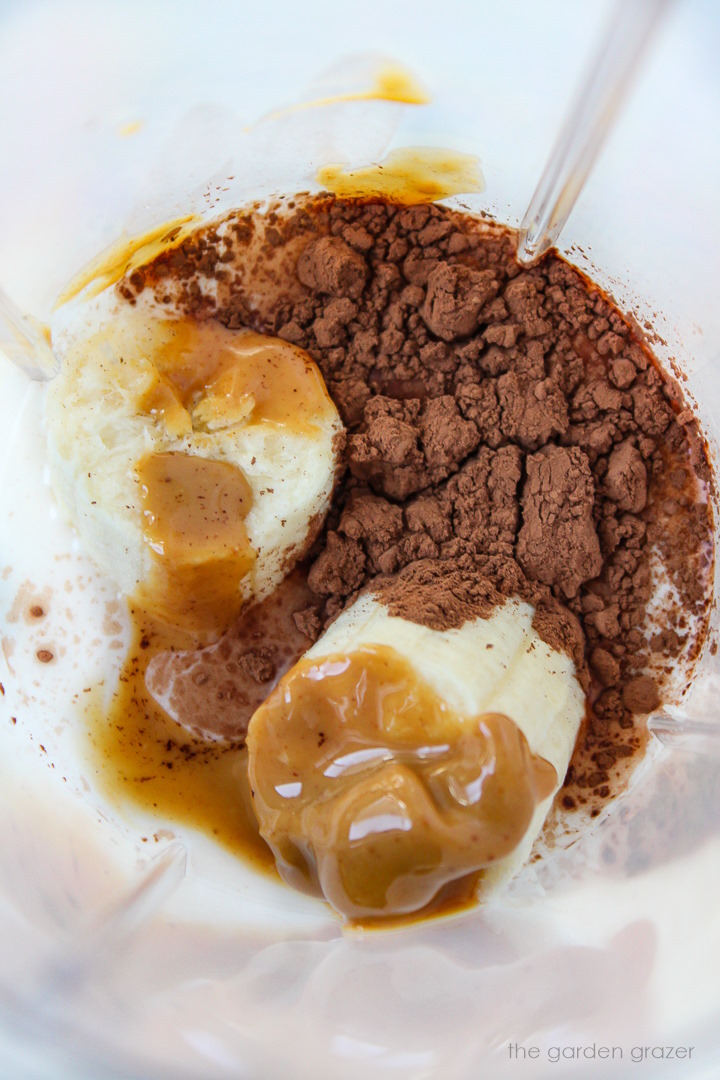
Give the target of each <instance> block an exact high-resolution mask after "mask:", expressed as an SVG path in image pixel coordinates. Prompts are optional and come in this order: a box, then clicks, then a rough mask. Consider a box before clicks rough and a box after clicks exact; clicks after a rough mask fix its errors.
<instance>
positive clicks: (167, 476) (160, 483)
mask: <svg viewBox="0 0 720 1080" xmlns="http://www.w3.org/2000/svg"><path fill="white" fill-rule="evenodd" d="M145 336H146V333H145V331H144V330H143V337H145ZM141 344H142V345H143V346H144V351H146V352H147V353H148V354H149V355H148V356H147V357H146V358H145V359H146V361H147V363H148V364H149V372H147V371H146V372H145V377H146V382H149V385H146V388H145V390H144V391H143V393H142V396H141V400H140V403H139V411H140V412H143V413H145V414H146V415H148V416H152V417H154V419H155V420H156V422H157V424H158V425H159V426H160V429H161V431H162V433H163V434H168V435H170V436H171V437H173V438H174V439H184V438H186V437H187V438H190V437H192V438H193V440H194V443H195V446H196V447H197V448H198V449H197V450H196V452H194V453H188V452H181V451H172V452H169V453H150V454H148V455H146V456H145V457H144V458H143V459H142V460H141V461H139V462H138V463H137V465H136V474H137V477H138V481H139V483H140V485H141V490H142V512H143V515H144V536H145V540H146V542H147V543H148V545H149V547H150V549H151V551H152V553H153V567H152V573H151V574H150V576H149V578H148V579H146V580H145V581H143V583H142V585H141V587H140V589H139V590H138V592H137V594H136V596H135V600H136V601H137V602H138V603H139V604H142V605H143V606H144V607H146V608H147V609H148V610H149V611H152V612H153V613H154V614H155V615H156V616H158V617H159V618H162V619H165V620H166V621H167V622H169V623H171V624H173V625H178V626H182V627H184V628H186V629H194V630H198V631H214V630H219V629H223V628H224V627H226V626H228V625H229V623H230V622H231V621H232V620H233V619H234V618H235V617H236V616H237V614H238V612H239V610H240V605H241V583H242V581H243V578H244V577H245V576H246V575H247V574H248V572H249V571H250V570H251V568H252V566H253V563H254V560H255V552H254V550H253V548H252V544H251V542H250V539H249V537H248V533H247V530H246V527H245V518H246V517H247V515H248V513H249V512H250V510H251V508H252V502H253V495H252V490H251V487H250V484H249V483H248V481H247V478H246V477H245V475H244V473H243V471H242V470H241V469H240V468H239V467H238V466H237V465H235V464H231V463H229V462H227V461H217V460H213V457H212V455H213V454H214V453H215V452H216V450H217V442H218V440H220V441H222V440H226V439H232V438H233V437H234V436H237V435H238V433H239V432H240V431H241V429H242V428H246V427H248V426H250V425H254V424H266V423H269V424H273V425H276V426H281V427H284V428H287V429H290V430H292V431H294V432H298V433H302V434H304V435H308V436H310V437H312V436H314V435H318V434H319V431H320V429H319V428H318V421H319V420H321V419H322V418H323V417H324V416H325V415H327V414H330V413H332V412H333V411H334V407H333V405H332V403H331V401H330V398H329V397H328V394H327V391H326V389H325V383H324V382H323V379H322V376H321V375H320V372H319V371H318V369H317V367H316V366H315V364H314V363H313V362H312V360H311V359H310V357H309V356H308V355H307V354H306V353H304V352H303V351H302V350H301V349H298V348H296V347H295V346H294V345H290V344H288V343H287V342H285V341H282V340H281V339H279V338H271V337H266V336H264V335H261V334H256V333H253V332H252V331H241V332H238V331H230V330H226V329H225V328H224V327H223V326H221V325H219V324H217V323H213V322H203V323H198V322H196V321H194V320H190V319H176V320H158V321H157V323H156V324H155V325H154V326H153V330H152V339H151V342H150V346H149V347H148V343H147V342H146V341H144V340H143V341H142V342H141ZM205 454H207V455H208V456H204V455H205Z"/></svg>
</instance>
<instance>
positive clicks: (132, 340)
mask: <svg viewBox="0 0 720 1080" xmlns="http://www.w3.org/2000/svg"><path fill="white" fill-rule="evenodd" d="M53 341H54V344H55V345H56V348H57V351H58V353H59V355H60V358H61V361H62V368H61V372H60V375H59V376H58V377H57V378H56V379H55V381H54V382H53V383H52V384H51V385H50V387H49V389H48V396H47V405H46V421H47V439H48V451H49V461H50V467H51V476H52V479H53V482H54V486H55V489H56V492H57V494H58V495H59V497H60V500H61V501H62V503H64V505H65V507H66V508H67V511H68V512H69V515H70V517H71V519H72V520H73V522H74V523H75V525H76V526H77V528H78V531H79V533H80V535H81V537H82V540H83V542H84V545H85V548H86V550H87V551H88V553H89V554H90V555H91V556H92V557H93V558H94V559H95V560H96V562H97V563H98V564H99V565H100V566H101V567H102V568H103V569H104V570H105V571H106V572H107V573H108V574H109V575H110V577H112V578H113V579H114V580H115V581H116V582H117V584H118V586H119V588H120V589H121V590H122V592H124V593H126V594H127V595H128V596H129V597H132V598H134V599H135V600H136V601H137V602H139V603H140V604H142V605H143V606H144V607H145V608H147V609H149V610H150V611H151V612H153V613H154V614H155V615H157V616H158V617H160V618H161V619H163V620H165V621H166V622H169V623H172V624H176V625H180V626H183V627H186V628H189V629H193V630H208V631H210V630H217V629H220V628H222V626H224V625H227V623H229V622H230V621H231V619H232V618H233V617H234V616H235V615H236V614H237V611H238V610H239V608H240V606H241V604H242V603H244V602H246V601H248V600H250V599H255V600H261V599H263V598H264V597H266V596H268V595H269V594H270V593H271V592H272V591H273V589H274V588H275V587H276V585H277V584H278V583H279V582H280V581H281V580H282V578H283V577H284V576H285V575H286V574H287V573H288V571H289V570H290V569H291V568H292V566H293V565H294V563H295V562H296V561H297V559H298V558H299V557H300V556H301V555H302V554H303V553H304V552H305V551H306V550H307V548H308V546H309V545H310V544H311V543H312V541H313V540H314V538H315V536H316V535H317V532H318V531H319V529H320V527H321V524H322V521H323V519H324V517H325V514H326V513H327V510H328V507H329V503H330V496H331V494H332V488H333V484H334V480H335V474H336V469H337V465H338V452H339V449H340V447H341V444H342V432H343V428H342V424H341V421H340V418H339V417H338V414H337V411H336V409H335V407H334V405H333V404H332V402H331V400H330V398H329V397H328V394H327V391H326V389H325V384H324V382H323V379H322V376H321V375H320V372H319V371H318V369H317V367H316V366H315V364H314V363H313V361H312V360H311V359H310V357H309V356H307V354H306V353H304V352H303V351H302V350H301V349H298V348H297V347H295V346H293V345H290V344H288V343H287V342H285V341H281V340H279V339H277V338H269V337H264V336H262V335H259V334H255V333H253V332H251V331H247V330H240V331H231V330H226V329H225V328H224V327H222V326H220V325H219V324H217V323H214V322H210V321H206V322H200V321H196V320H190V319H181V318H172V317H171V316H170V315H169V314H168V312H167V311H165V310H163V309H162V308H160V307H159V306H158V305H155V304H154V303H153V302H151V301H144V300H142V301H139V302H137V303H136V304H135V305H130V304H128V303H127V302H126V301H123V300H121V299H120V298H119V297H118V296H117V295H116V294H115V293H114V291H113V290H107V291H106V292H104V293H101V294H100V295H99V296H97V297H95V298H94V299H93V300H91V301H86V302H85V303H82V304H76V305H68V307H67V308H63V309H61V311H60V313H58V317H57V319H56V323H55V325H54V326H53Z"/></svg>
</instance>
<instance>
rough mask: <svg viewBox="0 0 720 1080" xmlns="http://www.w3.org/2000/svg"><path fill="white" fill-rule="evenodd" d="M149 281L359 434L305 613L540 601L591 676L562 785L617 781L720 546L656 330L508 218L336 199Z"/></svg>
mask: <svg viewBox="0 0 720 1080" xmlns="http://www.w3.org/2000/svg"><path fill="white" fill-rule="evenodd" d="M144 289H149V290H151V291H152V293H153V295H154V297H155V299H156V300H157V301H158V302H159V303H160V304H168V305H176V306H179V307H180V309H181V310H184V311H186V312H188V313H190V314H193V315H194V316H195V317H199V318H207V317H214V318H217V319H219V320H220V321H221V322H222V323H223V324H225V325H226V326H229V327H236V326H242V325H247V326H250V327H251V328H253V329H255V330H259V331H261V332H264V333H269V334H276V335H278V336H280V337H281V338H284V339H285V340H288V341H291V342H293V343H295V344H297V345H299V346H301V347H302V348H304V349H306V350H307V351H308V352H309V353H310V355H311V356H312V357H313V359H314V360H315V361H316V362H317V364H318V365H319V367H320V370H321V371H322V373H323V376H324V378H325V381H326V384H327V386H328V390H329V393H330V394H331V396H332V398H333V400H334V401H335V402H336V404H337V407H338V410H339V412H340V415H341V417H342V419H343V422H344V424H345V425H346V428H347V441H346V446H345V449H344V461H343V474H342V476H341V479H340V481H339V484H338V486H337V489H336V492H335V496H334V499H333V505H332V508H331V511H330V514H329V517H328V521H327V522H326V525H325V529H324V531H323V533H322V534H321V536H320V538H319V540H318V541H317V543H316V545H315V547H314V549H313V551H312V552H311V554H310V557H311V560H312V564H311V566H310V569H309V573H308V584H309V586H310V588H311V589H312V590H313V592H314V593H315V595H316V598H317V603H316V604H315V605H311V606H310V607H308V608H306V609H304V610H303V611H302V612H298V613H297V625H298V627H300V628H301V629H302V631H303V633H305V634H307V635H308V637H310V638H314V637H315V636H317V635H318V634H319V633H320V632H322V629H323V627H324V626H325V625H327V624H328V622H329V621H331V620H332V619H333V618H334V617H335V616H336V615H337V614H338V613H339V612H340V611H341V610H342V608H343V607H344V606H345V605H346V604H348V603H350V602H351V601H352V599H353V598H354V597H355V596H356V595H357V594H358V592H359V591H360V590H362V589H364V588H367V587H369V588H372V589H373V590H375V591H376V593H377V594H378V595H380V596H382V597H383V598H384V600H385V601H386V602H387V603H388V604H389V605H391V607H392V609H393V610H394V611H396V612H398V613H402V614H403V616H404V617H406V618H415V619H418V620H420V621H427V622H428V623H429V625H436V626H441V625H442V626H449V625H453V624H454V622H453V620H455V621H458V622H459V621H462V619H464V618H468V617H470V613H471V612H486V611H488V610H490V607H488V605H491V604H493V603H500V602H501V601H502V600H503V599H504V598H506V597H508V596H513V595H514V596H519V597H521V598H523V599H527V600H528V602H530V603H532V604H533V606H534V607H535V612H536V614H535V620H534V623H535V626H536V628H537V629H538V632H539V633H540V634H541V636H542V637H543V638H544V639H545V640H546V641H547V642H548V643H549V644H551V645H553V647H558V648H563V649H564V650H565V651H567V652H568V653H569V654H570V655H571V656H573V658H574V659H575V662H576V664H577V666H578V670H579V672H580V675H581V677H582V678H583V679H584V680H585V681H586V685H587V686H588V715H587V720H586V723H585V725H584V727H583V730H582V732H581V736H580V738H579V740H578V745H577V747H576V751H575V755H574V757H573V761H572V763H571V766H570V770H569V772H568V776H567V778H566V800H565V805H566V806H571V805H577V804H578V803H580V802H583V801H586V800H587V798H588V797H589V796H590V794H592V796H593V798H594V800H595V802H594V804H593V805H595V806H596V808H597V806H599V804H600V803H601V802H602V801H603V799H605V798H607V797H608V795H609V794H610V793H611V792H612V791H615V790H617V786H618V784H619V779H618V778H619V777H620V776H621V775H622V766H623V764H624V763H625V764H626V763H627V762H628V761H630V760H631V759H632V756H633V755H634V754H635V753H636V751H637V750H638V749H639V748H640V747H641V746H642V744H643V740H644V727H643V724H642V722H641V717H642V715H643V714H644V713H646V712H647V711H649V710H652V709H653V708H655V707H656V706H657V704H658V702H660V701H661V700H662V698H663V694H664V692H665V689H664V688H665V686H666V683H667V680H668V678H669V677H670V675H671V674H672V673H673V671H674V670H675V669H676V665H677V663H678V661H679V660H683V661H688V662H689V661H690V660H692V658H693V657H694V656H695V655H696V654H697V652H698V650H699V648H700V646H701V644H702V641H703V637H704V634H705V631H706V627H707V617H708V610H709V603H710V598H711V585H710V581H711V572H712V565H713V558H714V553H713V543H712V535H713V533H712V513H711V509H710V503H709V500H708V497H707V494H708V484H709V483H710V471H709V467H708V462H707V456H706V453H705V449H704V443H703V440H702V437H701V434H700V432H699V429H698V426H697V423H696V421H695V420H694V419H693V416H692V414H691V413H690V411H689V410H688V409H687V408H686V407H685V404H684V402H683V400H682V394H681V391H680V389H679V388H678V386H677V384H676V383H674V382H673V381H672V380H670V379H669V378H667V376H666V375H665V374H664V373H662V372H661V371H660V370H659V368H658V366H657V364H656V362H655V361H654V359H653V357H652V355H651V353H650V352H649V350H648V348H647V347H646V345H645V343H644V342H643V341H642V340H641V339H640V337H639V336H638V331H637V328H636V327H634V326H631V325H630V323H629V322H628V321H627V320H626V319H625V318H624V317H623V316H622V315H621V313H620V312H619V311H618V310H617V309H616V308H615V307H614V306H613V304H612V303H611V301H610V300H609V299H608V298H607V297H606V296H605V295H604V294H602V293H601V292H600V290H598V289H597V288H596V287H595V286H594V285H593V284H592V283H591V282H590V281H588V279H587V278H585V277H584V276H583V275H582V274H581V273H580V272H579V271H577V270H575V269H574V268H573V267H571V266H569V265H568V264H567V263H566V262H564V260H563V259H561V258H560V257H559V256H558V255H557V254H556V253H552V252H551V253H549V254H548V255H547V256H545V258H544V259H543V260H542V261H541V262H540V263H539V264H538V265H536V266H534V267H532V268H531V269H523V268H521V267H520V266H519V264H518V263H517V262H516V260H515V236H514V234H513V233H512V232H511V231H510V230H507V229H505V228H501V227H499V226H496V225H493V224H490V223H488V222H486V221H479V220H477V219H473V218H472V217H470V216H469V215H467V214H463V213H459V212H456V211H453V210H450V209H448V208H446V207H441V206H435V205H433V206H429V205H428V206H413V207H401V206H395V205H391V204H388V203H385V202H383V201H380V200H375V201H372V200H370V201H367V200H341V199H335V198H333V197H330V196H317V197H309V196H307V197H303V198H301V197H296V198H293V199H291V200H289V201H287V202H284V203H283V202H282V201H280V202H278V204H277V205H276V206H274V207H271V209H270V210H269V211H267V210H264V211H263V212H262V213H260V212H259V210H258V208H250V210H246V211H243V212H238V213H236V214H231V215H229V216H228V217H227V218H226V219H224V221H223V222H220V223H218V224H216V225H214V226H209V227H208V228H206V229H205V230H203V232H202V235H200V236H197V235H196V236H195V237H192V238H190V239H189V240H188V241H186V242H185V243H184V244H181V245H180V246H179V248H177V249H175V250H174V251H173V252H172V253H169V254H168V255H165V256H160V257H159V258H158V259H156V260H155V262H154V263H153V264H151V266H149V267H145V268H143V272H142V274H140V275H139V276H136V275H133V277H132V278H130V279H129V280H125V281H123V282H122V283H121V285H120V291H121V292H122V294H123V295H124V296H126V297H127V298H128V299H130V300H131V301H132V300H133V299H134V298H135V296H136V295H137V294H138V293H140V292H142V291H143V290H144ZM657 562H660V563H661V564H662V567H663V572H664V574H665V575H666V576H667V579H668V580H669V582H670V584H671V585H672V586H673V587H674V590H675V594H676V596H677V600H674V601H672V602H668V606H667V608H666V610H665V611H664V613H663V618H664V621H663V624H662V626H658V625H653V624H652V622H651V620H650V619H649V616H648V606H649V604H650V601H651V598H652V596H653V575H654V573H655V571H654V569H653V566H654V564H655V563H657ZM613 785H614V786H613ZM593 812H594V811H593Z"/></svg>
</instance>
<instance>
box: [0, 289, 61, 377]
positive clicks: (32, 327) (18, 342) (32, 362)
mask: <svg viewBox="0 0 720 1080" xmlns="http://www.w3.org/2000/svg"><path fill="white" fill-rule="evenodd" d="M0 352H2V353H4V354H5V356H7V358H8V360H12V362H13V363H14V364H17V366H18V367H19V368H22V370H23V371H25V372H26V373H27V374H28V375H29V376H30V378H31V379H40V380H47V379H53V378H54V377H55V376H56V375H57V373H58V371H59V370H60V365H59V363H58V362H57V360H56V359H55V357H54V356H53V351H52V349H51V347H50V341H49V335H48V334H47V333H46V331H45V328H44V327H43V326H42V324H41V323H39V322H38V321H37V319H34V318H33V317H32V316H31V315H25V314H24V313H23V312H22V311H21V310H20V308H19V307H18V306H17V304H15V302H14V301H13V300H11V299H10V297H9V296H8V295H7V293H6V292H5V291H4V289H0Z"/></svg>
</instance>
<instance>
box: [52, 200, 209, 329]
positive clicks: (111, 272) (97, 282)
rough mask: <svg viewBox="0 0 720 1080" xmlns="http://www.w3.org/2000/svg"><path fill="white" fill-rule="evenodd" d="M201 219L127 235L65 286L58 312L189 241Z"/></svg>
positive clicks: (186, 218) (178, 220)
mask: <svg viewBox="0 0 720 1080" xmlns="http://www.w3.org/2000/svg"><path fill="white" fill-rule="evenodd" d="M198 225H199V218H198V217H196V215H194V214H186V215H185V216H184V217H180V218H176V219H175V220H174V221H165V222H163V223H162V224H160V225H156V226H155V227H154V228H152V229H148V230H147V232H144V233H138V234H136V235H135V236H123V237H121V238H120V239H119V240H117V241H116V242H115V243H114V244H112V245H111V246H110V247H109V248H107V249H106V250H105V251H103V252H102V253H101V254H100V255H98V257H97V258H96V259H93V260H92V262H90V263H89V264H88V265H87V266H86V267H84V268H83V269H82V270H81V271H80V272H79V273H78V274H76V275H75V277H74V278H73V279H72V281H71V282H70V283H69V284H68V285H67V286H66V287H65V289H64V290H63V291H62V293H61V294H60V296H58V298H57V300H56V301H55V310H57V308H59V307H61V306H62V305H63V304H66V303H67V302H68V301H69V300H72V299H73V298H74V297H76V296H78V295H79V294H80V293H81V292H83V291H84V290H87V292H86V294H85V295H86V297H87V298H90V297H91V296H97V294H98V293H99V292H102V290H103V289H106V288H108V287H109V286H110V285H114V284H115V282H117V281H119V280H120V278H121V277H122V276H123V275H124V274H131V273H132V272H133V271H134V270H136V269H138V267H140V266H145V265H146V264H147V263H149V262H152V260H153V259H155V258H157V256H158V255H162V254H164V253H165V252H167V251H172V249H173V248H176V247H179V245H180V244H181V243H182V242H183V240H186V239H187V237H188V236H189V235H190V233H191V232H193V231H194V230H195V229H197V227H198Z"/></svg>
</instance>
